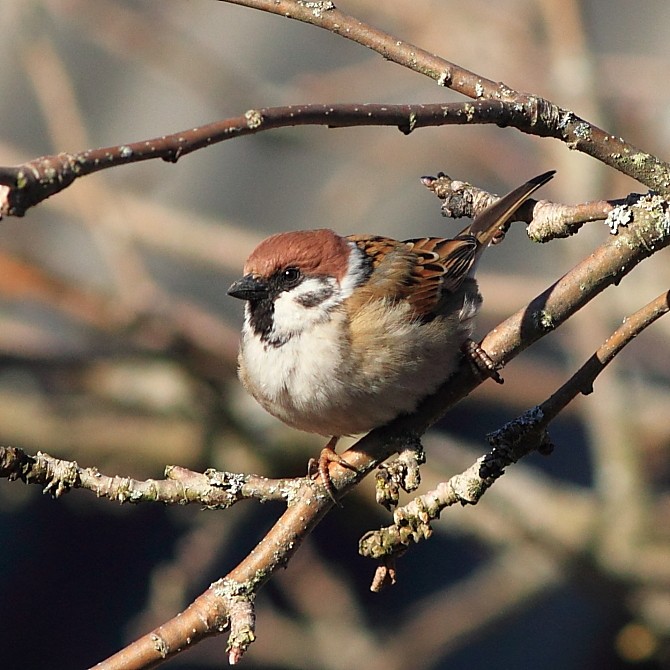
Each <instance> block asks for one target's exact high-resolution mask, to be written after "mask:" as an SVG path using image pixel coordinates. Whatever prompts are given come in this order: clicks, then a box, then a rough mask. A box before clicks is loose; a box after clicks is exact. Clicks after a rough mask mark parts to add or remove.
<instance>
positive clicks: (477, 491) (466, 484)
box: [359, 291, 670, 590]
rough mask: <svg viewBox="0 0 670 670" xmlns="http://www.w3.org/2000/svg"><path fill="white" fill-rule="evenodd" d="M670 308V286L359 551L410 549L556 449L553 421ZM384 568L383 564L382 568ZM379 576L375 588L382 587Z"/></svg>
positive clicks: (386, 554)
mask: <svg viewBox="0 0 670 670" xmlns="http://www.w3.org/2000/svg"><path fill="white" fill-rule="evenodd" d="M668 311H670V291H666V292H664V293H662V294H661V295H659V296H658V297H657V298H656V299H655V300H652V301H651V302H650V303H648V304H647V305H645V306H644V307H643V308H642V309H640V310H638V311H637V312H635V314H633V315H632V316H630V317H628V318H627V319H626V320H625V321H624V324H623V325H622V326H621V327H620V328H618V329H617V330H616V331H615V332H614V333H613V334H612V335H611V336H610V337H609V338H608V339H607V341H606V342H605V343H603V345H602V346H601V347H599V348H598V350H597V351H596V352H595V353H594V354H593V356H592V357H591V358H590V359H589V360H588V361H587V362H586V363H584V365H583V366H582V367H581V368H580V369H579V370H578V371H577V372H576V373H575V374H574V375H573V376H572V377H571V378H570V379H569V380H568V381H567V382H566V383H565V384H563V386H561V388H559V389H558V390H557V391H556V392H555V393H554V394H553V395H552V396H551V397H550V398H548V399H547V400H545V401H544V402H543V403H541V404H540V405H538V406H537V407H533V408H532V409H530V410H528V411H527V412H525V413H524V414H522V415H521V416H519V417H517V418H516V419H514V420H513V421H510V422H509V423H507V424H506V425H505V426H503V427H502V428H501V429H500V430H497V431H495V432H494V433H491V434H489V435H488V439H489V443H490V444H491V446H492V447H493V448H492V450H491V451H489V452H488V453H486V454H484V455H483V456H481V457H480V458H478V459H477V461H476V462H475V463H473V464H472V465H471V466H470V467H469V468H468V469H467V470H465V471H464V472H462V473H460V474H458V475H454V476H453V477H452V478H451V479H450V480H449V481H447V482H442V483H441V484H439V485H438V486H437V487H436V488H435V489H434V490H432V491H428V492H427V493H425V494H423V495H421V496H418V497H416V498H415V499H414V500H412V501H411V502H410V503H409V504H407V505H404V506H403V507H399V508H398V509H396V511H395V512H394V514H393V524H392V525H390V526H387V527H385V528H382V529H380V530H376V531H370V532H369V533H366V534H365V535H364V536H363V537H362V538H361V540H360V543H359V553H360V554H361V555H363V556H367V557H368V558H374V559H378V560H383V561H384V566H385V565H386V564H387V563H388V560H389V558H390V557H392V556H394V555H396V554H398V553H401V552H403V551H405V549H406V548H407V547H408V546H409V545H410V544H412V543H416V542H419V541H421V540H425V539H428V538H429V537H430V536H431V535H432V532H433V531H432V528H431V526H430V522H431V521H433V520H435V519H438V518H439V517H440V514H441V512H442V511H443V510H444V509H445V508H446V507H449V506H450V505H453V504H455V503H461V504H469V505H476V504H477V503H478V502H479V500H480V498H481V497H482V496H483V495H484V493H486V491H487V490H488V489H489V488H490V487H491V485H492V484H493V483H494V482H495V481H496V480H497V479H498V478H499V477H500V476H502V475H503V474H504V472H505V468H506V467H507V466H508V465H511V464H513V463H516V462H517V461H518V460H520V459H521V458H523V457H524V456H527V455H528V454H530V453H531V452H533V451H541V452H544V453H548V452H550V451H551V449H552V445H551V443H550V441H549V436H548V434H547V428H548V426H549V424H550V423H551V421H553V419H555V418H556V416H558V414H559V412H560V411H561V410H563V409H564V408H565V407H566V406H567V405H568V403H569V402H571V401H572V400H573V399H574V398H575V397H576V396H577V395H579V394H580V393H581V394H583V395H588V394H589V393H591V392H592V391H593V383H594V382H595V380H596V378H597V377H598V375H599V374H600V373H601V372H602V371H603V370H604V369H605V367H606V366H607V365H608V364H609V363H610V362H611V361H612V360H613V359H614V357H615V356H616V355H617V354H618V353H619V352H620V351H621V350H622V349H623V348H624V347H625V346H626V345H627V344H630V342H632V341H633V339H635V338H636V337H637V336H638V335H639V334H640V333H641V332H642V331H644V330H645V329H646V328H648V327H649V326H650V325H651V324H652V323H654V321H656V320H657V319H659V318H660V317H661V316H663V315H664V314H667V312H668ZM382 569H383V568H382ZM378 582H379V578H378V577H377V579H376V580H375V581H373V590H379V588H380V587H381V584H380V583H378Z"/></svg>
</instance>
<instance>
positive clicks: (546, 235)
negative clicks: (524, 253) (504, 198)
mask: <svg viewBox="0 0 670 670" xmlns="http://www.w3.org/2000/svg"><path fill="white" fill-rule="evenodd" d="M421 182H422V184H423V185H424V186H425V187H426V188H427V189H428V190H429V191H432V192H433V193H434V194H435V195H436V196H437V197H438V198H439V199H440V200H441V201H442V205H441V206H440V209H441V210H442V215H443V216H448V217H450V218H453V219H457V218H460V217H463V216H467V217H470V218H474V217H475V216H477V214H478V213H479V212H481V211H482V210H484V209H485V208H486V207H488V206H489V205H490V204H492V203H493V202H494V201H495V199H496V198H495V196H493V195H491V194H490V193H487V192H486V191H483V190H482V189H480V188H478V187H477V186H473V185H472V184H468V183H467V182H463V181H459V180H457V179H452V178H451V177H449V176H448V175H445V174H444V173H439V174H438V175H437V177H422V178H421ZM639 197H641V196H639V195H637V194H636V195H635V196H634V197H633V196H629V197H628V198H627V199H625V200H599V201H596V202H586V203H583V204H581V205H563V204H560V203H554V202H548V201H546V200H534V199H533V198H529V199H528V200H526V202H524V204H523V205H522V206H521V207H519V209H518V210H517V212H516V213H515V214H514V220H515V221H524V222H526V223H527V224H528V227H527V228H526V233H527V235H528V237H530V239H531V240H533V242H548V241H549V240H553V239H555V238H560V237H569V236H570V235H574V234H575V233H576V232H577V231H578V230H579V229H580V228H581V227H582V226H583V225H584V224H585V223H588V222H590V221H602V220H605V219H607V218H608V216H610V215H611V213H612V212H613V211H614V210H615V208H616V207H619V206H621V205H625V204H632V203H633V202H635V200H636V199H637V198H639ZM510 223H511V221H510Z"/></svg>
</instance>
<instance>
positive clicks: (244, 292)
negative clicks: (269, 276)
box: [228, 275, 269, 300]
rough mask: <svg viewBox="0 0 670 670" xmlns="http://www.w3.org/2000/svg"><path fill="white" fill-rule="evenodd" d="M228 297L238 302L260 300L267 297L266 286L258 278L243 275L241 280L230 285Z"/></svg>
mask: <svg viewBox="0 0 670 670" xmlns="http://www.w3.org/2000/svg"><path fill="white" fill-rule="evenodd" d="M228 295H232V296H233V298H239V299H240V300H262V299H263V298H267V297H268V295H269V294H268V285H267V283H266V282H265V281H264V280H263V279H261V278H260V277H254V276H253V275H245V276H244V277H242V279H238V280H237V281H236V282H233V283H232V284H231V286H230V288H229V289H228Z"/></svg>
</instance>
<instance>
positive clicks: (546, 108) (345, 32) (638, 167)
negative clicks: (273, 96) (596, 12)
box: [220, 0, 670, 194]
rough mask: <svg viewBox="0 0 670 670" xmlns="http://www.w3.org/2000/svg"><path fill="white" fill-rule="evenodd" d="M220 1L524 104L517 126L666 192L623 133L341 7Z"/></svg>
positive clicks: (663, 170) (658, 168) (659, 167)
mask: <svg viewBox="0 0 670 670" xmlns="http://www.w3.org/2000/svg"><path fill="white" fill-rule="evenodd" d="M220 1H222V2H228V3H230V4H234V5H243V6H245V7H252V8H254V9H260V10H262V11H264V12H269V13H271V14H279V15H280V16H285V17H287V18H291V19H296V20H298V21H303V22H304V23H309V24H311V25H313V26H317V27H319V28H324V29H325V30H328V31H329V32H332V33H334V34H336V35H339V36H341V37H345V38H347V39H349V40H352V41H354V42H357V43H358V44H361V45H362V46H364V47H367V48H368V49H371V50H372V51H375V52H377V53H378V54H380V55H381V56H382V57H383V58H384V59H385V60H389V61H392V62H394V63H397V64H398V65H402V66H403V67H406V68H408V69H410V70H413V71H414V72H418V73H419V74H423V75H425V76H427V77H430V78H431V79H433V80H435V82H437V84H438V85H439V86H445V87H448V88H451V89H453V90H455V91H458V92H459V93H462V94H463V95H466V96H467V97H469V98H473V99H476V100H482V99H485V100H500V101H503V102H514V103H515V104H517V105H519V106H522V107H524V108H526V114H527V118H528V119H529V120H530V123H529V127H528V128H526V127H520V126H515V127H518V128H519V130H522V131H523V132H533V131H532V130H531V129H532V128H533V127H535V126H536V124H539V125H540V126H541V127H548V128H551V129H552V132H550V133H547V134H548V135H549V136H551V137H557V138H558V139H561V140H562V141H563V142H565V143H566V144H567V145H568V147H569V148H571V149H576V150H577V151H582V152H584V153H586V154H588V155H589V156H593V158H597V159H598V160H599V161H602V162H603V163H605V164H606V165H610V166H612V167H614V168H615V169H617V170H619V171H620V172H622V173H623V174H626V175H628V176H630V177H632V178H633V179H637V180H638V181H639V182H640V183H642V184H645V186H648V187H649V188H651V189H653V190H655V191H658V192H659V193H664V194H667V193H668V192H669V191H670V164H668V163H666V162H664V161H661V160H659V159H658V158H656V157H655V156H652V155H651V154H649V153H647V152H645V151H640V150H639V149H638V148H636V147H635V146H633V145H632V144H629V143H628V142H625V141H624V140H623V139H622V138H620V137H615V136H614V135H610V134H609V133H606V132H605V131H604V130H602V129H600V128H598V127H597V126H595V125H594V124H592V123H589V122H588V121H585V120H584V119H582V118H580V117H579V116H577V115H576V114H574V113H573V112H571V111H570V110H567V109H563V108H561V107H558V106H557V105H554V104H553V103H551V102H549V101H548V100H545V99H544V98H541V97H539V96H536V95H529V94H526V93H521V92H519V91H515V90H514V89H513V88H510V87H509V86H507V85H506V84H504V83H502V82H495V81H492V80H490V79H487V78H486V77H482V76H480V75H478V74H476V73H474V72H470V71H469V70H466V69H465V68H462V67H460V66H458V65H455V64H454V63H451V62H449V61H448V60H445V59H444V58H440V57H439V56H436V55H435V54H431V53H430V52H428V51H426V50H425V49H421V48H420V47H417V46H415V45H414V44H410V43H408V42H405V41H403V40H402V39H400V38H399V37H397V36H395V35H391V34H390V33H386V32H384V31H382V30H379V29H377V28H374V27H373V26H370V25H368V24H366V23H364V22H363V21H360V20H358V19H357V18H355V17H354V16H351V15H349V14H346V13H344V12H342V11H340V10H339V9H337V8H336V7H335V4H334V3H333V2H330V1H323V2H305V1H303V0H220ZM510 125H513V124H510Z"/></svg>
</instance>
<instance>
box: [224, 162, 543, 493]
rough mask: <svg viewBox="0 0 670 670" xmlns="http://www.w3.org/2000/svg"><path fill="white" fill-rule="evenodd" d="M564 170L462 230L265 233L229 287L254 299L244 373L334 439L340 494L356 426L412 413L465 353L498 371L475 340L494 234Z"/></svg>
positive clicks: (271, 405) (273, 400) (326, 457)
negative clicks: (408, 235) (341, 448)
mask: <svg viewBox="0 0 670 670" xmlns="http://www.w3.org/2000/svg"><path fill="white" fill-rule="evenodd" d="M553 175H554V171H551V172H545V173H544V174H541V175H539V176H538V177H535V178H533V179H531V180H530V181H528V182H526V183H525V184H523V185H522V186H519V187H518V188H516V189H515V190H513V191H512V192H510V193H508V194H507V195H506V196H504V197H502V198H501V199H500V200H498V201H497V202H495V203H494V204H492V205H491V206H490V207H488V208H487V209H485V210H484V211H483V212H482V213H481V214H480V215H479V216H477V217H475V219H474V220H473V221H472V223H471V224H470V225H468V226H466V227H465V228H464V229H463V230H462V231H461V232H460V233H459V234H458V235H457V236H456V237H454V238H453V239H445V238H435V237H424V238H420V239H412V240H405V241H403V242H399V241H397V240H393V239H390V238H387V237H378V236H371V235H350V236H348V237H341V236H340V235H338V234H337V233H334V232H333V231H332V230H325V229H320V230H304V231H296V232H289V233H280V234H278V235H273V236H272V237H269V238H267V239H266V240H264V241H263V242H261V243H260V244H259V245H258V246H257V247H256V249H255V250H254V251H253V252H252V253H251V255H250V256H249V258H248V259H247V262H246V264H245V266H244V276H243V277H242V278H241V279H240V280H238V281H236V282H235V283H233V285H232V286H231V287H230V289H229V290H228V293H229V295H231V296H233V297H235V298H240V299H242V300H246V305H245V316H244V327H243V330H242V344H241V348H240V355H239V375H240V379H241V380H242V383H243V384H244V386H245V388H246V389H247V391H249V393H251V395H252V396H253V397H254V398H255V399H256V400H257V401H258V402H259V403H260V404H261V405H262V406H263V407H264V408H265V409H266V410H267V411H268V412H269V413H270V414H272V415H273V416H275V417H277V418H278V419H280V420H281V421H283V422H284V423H286V424H288V425H289V426H292V427H294V428H298V429H299V430H304V431H307V432H310V433H319V434H322V435H328V436H331V440H330V441H329V442H328V444H327V445H326V447H325V448H324V449H323V451H322V452H321V456H320V458H319V465H318V472H319V474H320V475H321V479H322V481H323V483H324V486H325V487H326V489H327V491H328V493H329V494H330V495H331V497H333V499H335V489H334V486H333V484H332V482H331V480H330V475H329V469H328V466H329V464H330V463H331V462H336V463H339V464H341V465H343V466H345V467H351V466H350V465H349V464H348V463H347V462H346V461H345V460H344V459H342V457H340V456H338V455H337V454H336V453H335V450H334V449H335V445H336V443H337V439H338V437H339V436H341V435H354V434H357V433H363V432H367V431H369V430H372V429H373V428H376V427H378V426H381V425H383V424H385V423H387V422H389V421H391V420H392V419H394V418H396V417H397V416H399V415H401V414H407V413H410V412H413V411H414V410H415V409H416V407H417V405H418V404H419V402H420V401H421V400H423V399H424V398H425V397H426V396H428V395H430V394H432V393H433V392H434V391H435V390H436V389H437V388H438V387H439V386H440V385H441V384H442V383H443V382H444V381H445V380H446V379H447V378H448V377H449V376H451V375H452V374H453V373H454V372H455V370H456V368H457V367H458V365H459V363H460V360H461V358H462V356H463V353H464V352H465V353H466V354H467V355H468V356H469V357H470V358H471V360H473V362H475V363H476V364H477V365H478V366H479V368H480V369H482V371H483V372H484V374H487V375H488V376H491V377H493V378H495V379H496V381H502V380H500V378H499V377H498V375H497V372H496V370H495V366H494V365H493V363H492V362H491V360H490V359H489V358H488V356H486V354H485V353H484V352H483V350H482V349H481V348H480V347H479V346H478V345H476V344H475V343H474V342H473V341H472V340H471V339H470V337H471V335H472V332H473V328H474V318H475V316H476V314H477V312H478V311H479V308H480V306H481V304H482V297H481V295H480V294H479V290H478V287H477V282H476V280H475V278H474V274H475V270H476V268H477V262H478V260H479V258H480V256H481V254H482V252H483V251H484V249H486V247H487V246H488V245H489V243H490V242H491V240H492V239H493V237H494V236H495V235H496V234H497V233H498V232H499V230H500V229H501V227H503V226H504V225H505V224H506V223H507V222H508V221H509V220H510V219H511V217H512V216H513V215H514V213H515V212H516V210H517V209H518V208H519V206H520V205H521V204H523V202H524V201H525V200H527V199H528V197H529V196H530V195H531V194H532V193H533V192H534V191H535V190H537V189H538V188H540V187H541V186H543V185H544V184H546V183H547V182H548V181H549V180H550V179H551V178H552V177H553Z"/></svg>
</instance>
